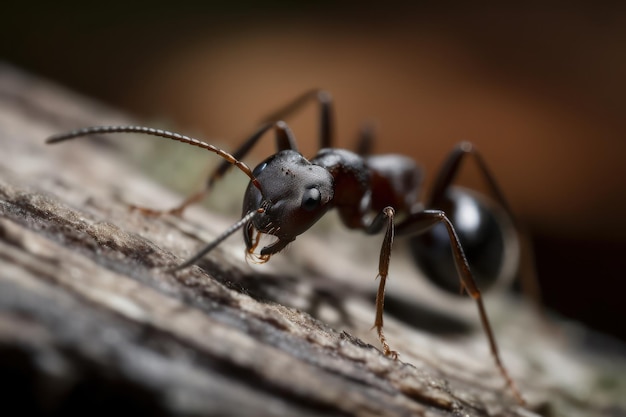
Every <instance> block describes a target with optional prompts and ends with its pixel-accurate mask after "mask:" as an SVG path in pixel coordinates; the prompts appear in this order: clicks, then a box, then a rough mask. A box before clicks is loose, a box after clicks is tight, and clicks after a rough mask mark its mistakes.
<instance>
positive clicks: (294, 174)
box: [243, 150, 334, 262]
mask: <svg viewBox="0 0 626 417" xmlns="http://www.w3.org/2000/svg"><path fill="white" fill-rule="evenodd" d="M253 174H254V176H255V177H256V179H257V180H258V182H259V183H260V184H261V190H259V189H258V188H257V187H256V186H255V185H254V184H253V183H250V184H249V185H248V188H247V190H246V194H245V197H244V201H243V213H244V214H245V213H249V212H251V211H257V210H258V209H261V210H259V214H257V215H256V216H254V217H253V218H252V220H250V221H249V222H248V223H247V224H246V225H245V226H244V239H245V242H246V247H247V250H248V254H252V253H253V252H254V250H255V249H256V246H257V245H258V237H259V235H260V234H268V235H273V236H275V237H276V238H277V239H278V240H277V241H275V242H274V243H272V244H270V245H269V246H265V247H263V248H262V249H261V251H260V257H259V259H260V260H261V261H262V262H263V261H267V260H268V259H269V257H270V256H271V255H273V254H274V253H277V252H279V251H280V250H281V249H283V248H284V247H285V246H287V244H289V242H292V241H293V240H294V239H295V238H296V236H298V235H299V234H301V233H303V232H305V231H306V230H308V229H309V228H310V227H311V226H312V225H313V224H314V223H315V222H317V221H318V220H319V219H320V217H322V216H323V215H324V213H326V212H327V211H328V209H329V208H330V207H331V204H330V202H331V201H332V198H333V192H334V189H333V178H332V176H331V175H330V173H329V172H328V171H327V170H326V169H324V168H322V167H320V166H317V165H313V164H312V163H311V162H309V161H308V160H307V159H305V158H304V157H303V156H302V155H301V154H300V153H298V152H297V151H294V150H283V151H280V152H278V153H277V154H275V155H272V156H271V157H269V158H268V159H266V160H265V161H263V162H262V163H260V164H259V165H258V166H257V167H256V168H255V169H254V171H253ZM255 229H256V232H257V233H255ZM255 235H256V236H255Z"/></svg>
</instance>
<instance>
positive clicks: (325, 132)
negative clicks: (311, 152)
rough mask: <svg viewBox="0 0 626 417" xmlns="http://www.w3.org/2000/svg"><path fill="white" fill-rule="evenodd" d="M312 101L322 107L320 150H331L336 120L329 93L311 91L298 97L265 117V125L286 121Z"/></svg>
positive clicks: (320, 115)
mask: <svg viewBox="0 0 626 417" xmlns="http://www.w3.org/2000/svg"><path fill="white" fill-rule="evenodd" d="M310 100H316V101H317V102H318V103H319V106H320V114H319V129H320V132H319V142H320V149H323V148H330V147H332V144H333V134H334V118H333V109H332V105H333V99H332V97H331V95H330V93H328V92H327V91H324V90H319V89H315V90H311V91H307V92H306V93H304V94H302V95H301V96H299V97H297V98H296V99H295V100H293V101H291V102H290V103H288V104H287V105H285V106H284V107H281V108H280V109H278V110H277V111H275V112H273V113H272V114H270V115H268V116H266V117H264V118H263V119H262V120H263V123H272V122H275V121H277V120H284V119H286V118H288V117H289V116H291V115H292V114H294V113H296V112H297V111H299V110H300V109H301V108H302V106H304V105H305V104H306V103H307V102H309V101H310Z"/></svg>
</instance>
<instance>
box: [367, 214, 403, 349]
mask: <svg viewBox="0 0 626 417" xmlns="http://www.w3.org/2000/svg"><path fill="white" fill-rule="evenodd" d="M394 216H395V210H394V209H393V208H392V207H385V208H384V209H383V211H382V212H380V213H379V214H378V215H377V216H376V217H375V218H374V220H373V221H372V222H371V223H370V225H369V226H368V227H367V228H366V229H365V232H366V233H370V234H372V233H377V232H378V231H380V229H381V228H382V227H383V226H384V222H385V220H386V223H387V225H386V230H385V237H384V238H383V244H382V246H381V248H380V256H379V259H378V277H377V278H380V282H379V284H378V291H377V292H376V318H375V320H374V328H376V333H377V334H378V340H380V344H381V345H382V347H383V353H384V354H385V356H390V357H391V358H393V359H398V352H396V351H395V350H392V349H391V348H390V347H389V344H388V343H387V339H386V338H385V334H384V333H383V311H384V305H385V285H386V284H387V276H388V275H389V261H390V259H391V246H392V244H393V238H394V223H393V221H394Z"/></svg>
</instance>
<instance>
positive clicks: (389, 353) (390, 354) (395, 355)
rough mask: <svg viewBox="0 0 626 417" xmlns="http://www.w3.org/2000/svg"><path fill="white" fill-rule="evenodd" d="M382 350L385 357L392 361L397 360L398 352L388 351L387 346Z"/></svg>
mask: <svg viewBox="0 0 626 417" xmlns="http://www.w3.org/2000/svg"><path fill="white" fill-rule="evenodd" d="M383 349H384V350H383V353H384V354H385V356H388V357H390V358H391V359H393V360H394V361H397V360H398V355H399V353H398V351H396V350H391V349H389V346H386V347H384V348H383Z"/></svg>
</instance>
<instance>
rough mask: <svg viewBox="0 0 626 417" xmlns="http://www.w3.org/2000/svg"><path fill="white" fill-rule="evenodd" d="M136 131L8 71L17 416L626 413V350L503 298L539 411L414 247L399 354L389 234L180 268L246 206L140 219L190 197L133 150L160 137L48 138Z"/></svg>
mask: <svg viewBox="0 0 626 417" xmlns="http://www.w3.org/2000/svg"><path fill="white" fill-rule="evenodd" d="M131 122H133V121H132V120H131V119H130V118H129V117H128V116H126V115H123V114H121V113H119V112H115V111H113V110H111V109H108V108H106V107H104V106H102V105H100V104H98V103H94V102H93V101H90V100H88V99H86V98H84V97H80V96H78V95H76V94H74V93H71V92H69V91H66V90H64V89H62V88H60V87H58V86H55V85H53V84H50V83H48V82H45V81H42V80H40V79H37V78H36V77H34V76H32V75H28V74H24V73H23V72H21V71H20V70H18V69H16V68H13V67H11V66H9V65H6V64H2V65H0V388H1V390H0V392H2V393H3V394H2V397H3V401H2V407H3V409H14V410H18V412H17V413H15V414H13V415H27V414H39V415H105V414H106V415H113V414H114V413H129V414H130V413H133V414H135V415H181V416H182V415H190V416H191V415H194V416H195V415H198V416H520V417H521V416H524V417H528V416H536V415H544V416H583V415H588V416H607V417H608V416H624V415H626V411H625V410H626V408H625V406H624V401H623V398H622V397H623V396H624V395H625V394H624V393H625V392H626V390H625V388H624V387H625V385H626V382H625V381H624V375H625V374H626V372H624V371H625V370H626V366H625V362H624V358H623V356H620V354H619V353H615V352H613V351H608V350H606V349H605V350H603V351H598V350H597V349H595V348H594V349H593V350H592V349H591V348H590V346H591V345H594V346H595V345H597V344H598V343H595V342H597V341H598V339H597V338H594V335H593V333H590V332H588V331H586V330H584V329H580V328H578V327H576V326H575V325H572V324H570V323H564V322H562V321H558V320H556V319H549V320H545V319H543V318H540V317H538V316H537V314H535V312H534V311H533V309H532V308H530V307H529V306H528V303H526V302H524V301H523V300H519V299H518V298H515V297H512V296H510V295H507V294H505V293H496V294H493V295H488V296H487V297H488V298H487V308H488V310H489V314H490V317H491V319H492V321H493V323H494V326H495V332H496V335H497V338H498V342H499V344H500V346H501V349H502V353H503V358H504V362H505V364H506V366H507V367H508V368H509V370H510V372H511V374H512V375H513V378H514V379H515V380H516V381H517V383H518V384H519V387H520V389H521V391H522V392H523V394H524V396H525V398H526V400H527V401H528V407H527V408H522V407H519V406H518V405H517V404H516V403H515V401H514V399H513V398H512V397H511V395H510V393H509V392H508V391H507V390H506V388H505V386H504V383H503V381H502V379H501V377H500V375H499V374H498V372H497V371H496V369H495V367H494V365H493V361H492V359H491V357H490V355H489V351H488V348H487V342H486V339H485V336H484V334H483V333H482V331H481V329H480V326H479V323H478V320H477V317H476V311H475V306H474V305H473V304H472V303H471V301H468V300H466V299H462V298H459V297H454V296H445V295H443V294H440V293H438V292H437V291H436V290H433V289H432V288H430V287H429V286H428V284H425V282H424V281H423V280H420V279H419V277H418V274H417V272H415V271H414V269H413V268H412V265H411V264H410V262H409V261H408V260H407V259H406V253H405V252H406V251H405V250H404V249H403V245H402V242H401V241H399V242H397V243H396V247H395V248H394V254H393V258H392V270H391V275H390V284H389V289H388V297H387V304H386V305H387V307H388V308H387V311H386V317H385V319H386V321H385V328H386V334H387V338H388V341H389V343H390V344H391V346H392V348H394V349H396V350H398V351H399V352H400V358H399V360H397V361H394V360H391V359H389V358H387V357H385V356H384V355H382V353H381V351H380V346H379V344H378V342H377V340H376V337H375V334H374V332H373V331H372V330H371V326H372V324H373V320H374V294H375V290H376V286H377V282H376V281H375V277H376V271H377V269H376V262H377V250H378V247H379V245H380V242H381V239H382V236H375V237H367V238H366V237H364V236H362V235H360V234H354V233H346V232H343V231H341V230H340V229H341V228H340V227H339V226H338V227H334V225H335V223H332V220H330V221H329V223H327V225H326V227H325V228H324V226H323V225H322V226H321V228H320V230H318V231H317V232H315V231H313V232H311V233H310V235H309V234H307V235H305V236H303V237H300V238H299V239H298V240H297V241H296V242H294V243H293V244H292V246H291V247H290V248H288V250H287V251H286V252H285V254H279V255H277V256H275V257H274V258H272V259H271V260H270V262H269V263H267V264H265V265H250V264H249V263H247V262H246V260H245V258H244V255H243V249H244V245H243V242H242V240H241V237H240V236H239V235H237V236H234V237H232V238H230V239H229V240H228V241H226V242H225V243H224V244H223V245H221V246H220V247H218V248H217V249H216V250H215V251H213V252H212V253H211V254H210V255H208V256H207V257H206V258H205V259H204V260H202V261H201V262H200V263H199V266H194V267H192V268H189V269H186V270H183V271H180V272H177V273H175V274H173V273H168V272H165V271H164V269H163V268H164V267H167V266H171V265H174V264H176V263H178V262H181V261H182V260H183V259H184V258H186V257H188V256H189V255H190V254H192V253H193V252H194V251H195V250H196V249H197V248H199V247H201V246H202V244H203V243H205V242H208V241H210V240H211V239H212V238H213V237H215V236H216V235H217V234H219V233H220V232H221V231H222V230H224V229H226V228H227V227H228V226H229V225H230V224H231V223H232V222H234V221H235V220H236V217H237V214H238V213H233V214H232V215H228V214H215V213H212V212H210V211H207V210H205V209H202V208H201V207H199V206H198V207H192V208H191V209H190V210H189V211H188V212H187V213H185V215H184V216H183V218H177V217H172V216H166V217H161V218H148V217H145V216H143V215H141V214H140V213H137V212H133V211H131V210H129V208H128V205H129V204H140V205H147V206H150V207H152V208H169V207H172V206H174V205H175V204H176V203H177V202H179V201H180V200H181V198H182V197H180V196H177V195H176V194H174V193H172V192H171V191H168V190H167V189H165V188H164V187H162V186H160V185H158V184H156V183H155V182H154V181H153V180H151V179H149V178H147V177H146V175H145V174H144V172H143V171H142V170H140V169H138V168H136V167H135V166H133V165H132V163H131V162H130V161H129V158H128V157H127V155H128V154H130V153H135V154H136V153H137V152H139V153H141V152H143V150H144V149H145V148H143V146H144V143H150V142H151V141H155V140H158V139H154V138H141V137H137V136H124V135H122V137H115V138H114V137H106V138H105V137H96V138H93V139H79V140H76V141H73V142H69V143H66V144H62V145H61V144H59V145H55V146H47V145H45V144H44V140H45V138H46V137H47V136H48V135H50V134H53V133H58V132H62V131H66V130H70V129H74V128H77V127H83V126H88V125H100V124H128V123H131ZM254 122H255V121H249V124H250V128H251V130H252V129H253V128H254V127H255V124H254ZM181 133H187V132H181ZM203 139H205V140H207V141H209V142H210V139H209V138H203ZM137 144H139V145H137ZM180 146H183V145H180ZM230 150H232V149H230ZM196 152H200V151H199V150H198V151H196ZM213 157H214V156H213V155H212V154H211V155H207V160H208V159H211V158H213ZM215 158H216V157H215ZM233 193H234V195H235V197H234V198H235V199H237V198H241V195H243V189H241V190H239V189H237V190H233ZM211 198H216V197H215V196H211ZM219 198H222V197H219ZM328 224H330V226H329V225H328ZM544 278H545V279H549V277H542V279H544ZM589 341H593V342H594V343H589ZM610 345H611V346H618V344H610ZM602 346H606V344H603V345H602ZM618 348H620V347H619V346H618ZM3 414H4V413H3ZM5 415H6V414H5Z"/></svg>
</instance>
